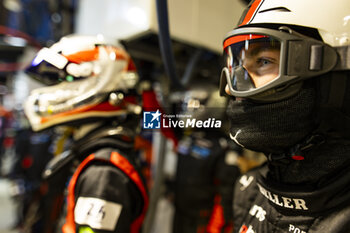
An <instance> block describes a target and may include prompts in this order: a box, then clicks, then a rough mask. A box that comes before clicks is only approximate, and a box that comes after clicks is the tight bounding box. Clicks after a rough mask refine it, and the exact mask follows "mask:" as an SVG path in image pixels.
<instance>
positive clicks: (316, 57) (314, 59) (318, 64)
mask: <svg viewBox="0 0 350 233" xmlns="http://www.w3.org/2000/svg"><path fill="white" fill-rule="evenodd" d="M310 50H311V51H310V63H309V69H310V70H321V69H322V61H323V45H311V48H310Z"/></svg>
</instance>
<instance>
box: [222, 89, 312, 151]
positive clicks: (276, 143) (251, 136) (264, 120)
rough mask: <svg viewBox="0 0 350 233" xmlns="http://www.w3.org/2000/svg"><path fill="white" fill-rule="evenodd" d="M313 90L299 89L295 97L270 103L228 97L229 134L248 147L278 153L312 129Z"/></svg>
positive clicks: (238, 142)
mask: <svg viewBox="0 0 350 233" xmlns="http://www.w3.org/2000/svg"><path fill="white" fill-rule="evenodd" d="M315 97H316V93H315V89H314V88H312V87H307V88H303V89H302V90H301V91H300V92H299V93H298V94H296V95H295V96H293V97H291V98H288V99H285V100H282V101H280V102H274V103H264V104H263V103H255V102H251V101H249V100H241V101H234V100H230V102H229V106H228V109H227V115H228V117H229V119H230V123H231V127H230V136H231V138H233V140H234V141H235V142H236V143H237V144H239V145H241V146H243V147H245V148H247V149H250V150H254V151H259V152H263V153H267V154H268V153H282V152H284V151H285V150H286V148H290V147H292V146H293V145H295V144H296V143H298V142H299V141H300V140H302V139H303V138H305V137H306V136H307V135H308V134H309V133H310V132H311V131H312V130H313V129H314V128H315V124H314V120H313V114H314V110H315Z"/></svg>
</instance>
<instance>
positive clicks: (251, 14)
mask: <svg viewBox="0 0 350 233" xmlns="http://www.w3.org/2000/svg"><path fill="white" fill-rule="evenodd" d="M262 2H263V0H255V1H254V2H253V3H252V4H251V6H250V8H249V10H248V12H247V14H246V15H245V17H244V19H243V22H242V23H241V24H240V25H239V27H240V26H243V25H246V24H247V23H249V22H250V21H251V20H252V19H253V17H254V15H255V13H256V11H257V9H258V8H259V6H260V5H261V3H262Z"/></svg>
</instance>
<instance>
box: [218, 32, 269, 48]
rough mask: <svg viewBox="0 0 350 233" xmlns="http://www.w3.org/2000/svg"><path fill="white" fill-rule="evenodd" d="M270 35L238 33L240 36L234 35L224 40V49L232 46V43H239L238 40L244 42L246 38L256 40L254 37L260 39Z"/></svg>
mask: <svg viewBox="0 0 350 233" xmlns="http://www.w3.org/2000/svg"><path fill="white" fill-rule="evenodd" d="M265 37H268V36H263V35H254V34H246V35H238V36H233V37H229V38H227V39H226V40H225V41H224V49H225V48H226V47H227V46H230V45H232V44H235V43H238V42H242V41H245V40H254V39H260V38H265Z"/></svg>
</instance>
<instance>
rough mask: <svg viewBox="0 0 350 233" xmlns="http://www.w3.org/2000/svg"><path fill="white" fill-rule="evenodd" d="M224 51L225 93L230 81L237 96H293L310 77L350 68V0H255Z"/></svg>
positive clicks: (263, 98)
mask: <svg viewBox="0 0 350 233" xmlns="http://www.w3.org/2000/svg"><path fill="white" fill-rule="evenodd" d="M308 31H309V32H311V31H312V34H313V35H312V36H311V35H309V34H308V33H306V34H305V33H304V32H308ZM315 33H316V34H317V36H315V35H314V34H315ZM224 53H225V56H226V66H225V67H224V69H223V71H222V76H221V84H220V90H221V93H223V90H224V88H225V86H226V84H228V88H229V91H230V93H231V94H232V95H233V96H235V97H243V98H250V99H254V100H257V101H262V102H264V101H267V102H270V101H276V100H280V99H284V98H287V97H289V96H291V95H293V94H295V93H296V92H298V89H299V88H300V86H301V82H300V81H303V80H305V79H306V78H311V77H316V76H320V75H322V74H325V73H327V72H329V71H334V70H350V59H348V54H349V53H350V2H349V1H347V0H339V1H337V2H332V1H316V0H311V1H302V0H284V1H279V0H254V1H252V2H251V3H250V4H249V6H248V8H247V9H246V11H245V12H244V13H243V15H242V17H241V19H240V22H239V24H238V27H237V28H235V29H234V30H233V31H231V32H229V33H228V34H227V35H226V37H225V40H224Z"/></svg>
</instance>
